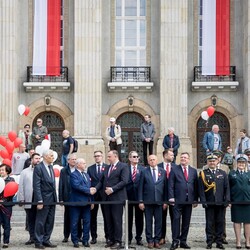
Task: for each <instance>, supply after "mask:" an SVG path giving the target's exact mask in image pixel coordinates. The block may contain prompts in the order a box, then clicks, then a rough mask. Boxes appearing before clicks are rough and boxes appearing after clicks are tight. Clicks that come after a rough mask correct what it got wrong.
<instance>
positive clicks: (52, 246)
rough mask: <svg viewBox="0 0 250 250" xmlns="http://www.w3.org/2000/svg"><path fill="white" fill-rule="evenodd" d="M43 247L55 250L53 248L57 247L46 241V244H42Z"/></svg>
mask: <svg viewBox="0 0 250 250" xmlns="http://www.w3.org/2000/svg"><path fill="white" fill-rule="evenodd" d="M43 245H44V246H45V247H50V248H55V247H57V245H54V244H52V243H51V242H50V241H48V242H43Z"/></svg>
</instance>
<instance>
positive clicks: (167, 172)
mask: <svg viewBox="0 0 250 250" xmlns="http://www.w3.org/2000/svg"><path fill="white" fill-rule="evenodd" d="M166 176H167V178H168V177H169V163H167V166H166Z"/></svg>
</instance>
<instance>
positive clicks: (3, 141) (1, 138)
mask: <svg viewBox="0 0 250 250" xmlns="http://www.w3.org/2000/svg"><path fill="white" fill-rule="evenodd" d="M6 142H7V141H6V138H5V137H4V136H0V144H1V145H2V146H4V147H5V145H6Z"/></svg>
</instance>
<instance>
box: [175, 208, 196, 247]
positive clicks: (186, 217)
mask: <svg viewBox="0 0 250 250" xmlns="http://www.w3.org/2000/svg"><path fill="white" fill-rule="evenodd" d="M191 215H192V205H181V204H177V205H174V206H173V225H172V240H173V243H179V242H181V243H186V241H187V235H188V231H189V225H190V220H191Z"/></svg>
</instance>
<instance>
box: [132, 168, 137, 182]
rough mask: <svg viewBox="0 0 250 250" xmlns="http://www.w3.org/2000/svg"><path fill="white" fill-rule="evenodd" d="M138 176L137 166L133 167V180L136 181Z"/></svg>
mask: <svg viewBox="0 0 250 250" xmlns="http://www.w3.org/2000/svg"><path fill="white" fill-rule="evenodd" d="M135 178H136V167H133V173H132V181H133V182H135Z"/></svg>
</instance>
